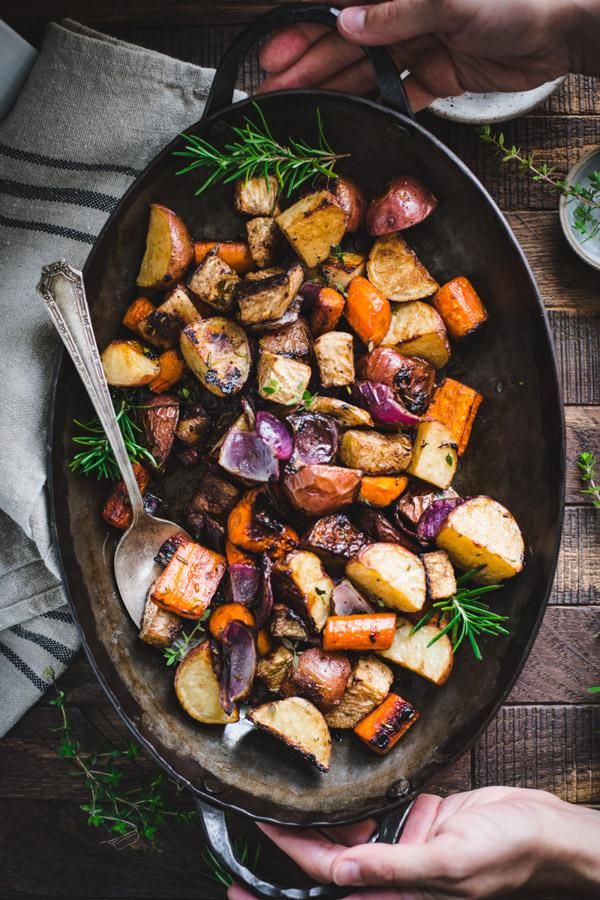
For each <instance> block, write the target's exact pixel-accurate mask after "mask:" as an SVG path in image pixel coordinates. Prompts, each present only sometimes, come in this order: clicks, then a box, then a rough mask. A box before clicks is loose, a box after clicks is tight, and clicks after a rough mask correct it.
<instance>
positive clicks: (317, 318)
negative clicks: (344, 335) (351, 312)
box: [310, 287, 346, 337]
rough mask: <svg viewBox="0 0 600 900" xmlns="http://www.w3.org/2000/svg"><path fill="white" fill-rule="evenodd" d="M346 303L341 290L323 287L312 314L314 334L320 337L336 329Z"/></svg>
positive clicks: (311, 326)
mask: <svg viewBox="0 0 600 900" xmlns="http://www.w3.org/2000/svg"><path fill="white" fill-rule="evenodd" d="M345 305H346V301H345V300H344V297H343V295H342V294H340V292H339V291H336V290H334V288H331V287H322V288H321V290H320V291H319V293H318V295H317V299H316V300H315V304H314V306H313V310H312V313H311V316H310V330H311V331H312V333H313V335H314V336H315V337H320V335H322V334H325V332H326V331H335V328H336V326H337V324H338V322H339V321H340V319H341V318H342V313H343V312H344V306H345Z"/></svg>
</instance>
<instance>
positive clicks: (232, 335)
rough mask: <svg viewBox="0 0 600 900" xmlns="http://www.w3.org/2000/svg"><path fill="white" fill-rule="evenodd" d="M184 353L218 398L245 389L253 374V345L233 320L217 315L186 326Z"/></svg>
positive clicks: (197, 373) (183, 333) (188, 361)
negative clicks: (250, 375)
mask: <svg viewBox="0 0 600 900" xmlns="http://www.w3.org/2000/svg"><path fill="white" fill-rule="evenodd" d="M180 346H181V353H182V355H183V358H184V360H185V361H186V363H187V365H188V366H189V368H190V369H191V370H192V372H193V373H194V375H195V376H196V378H197V379H198V381H200V382H201V383H202V384H203V385H204V387H205V388H206V389H207V390H208V391H210V392H211V394H216V396H217V397H230V396H231V395H232V394H237V393H238V392H239V391H241V389H242V388H243V386H244V384H245V383H246V381H247V379H248V375H249V374H250V363H251V355H250V345H249V343H248V338H247V337H246V333H245V332H244V331H243V329H241V328H240V327H239V325H236V324H235V322H231V321H230V320H229V319H224V318H222V317H221V316H214V317H213V318H210V319H200V320H199V321H197V322H192V323H191V324H190V325H186V327H185V328H184V329H183V331H182V333H181V340H180Z"/></svg>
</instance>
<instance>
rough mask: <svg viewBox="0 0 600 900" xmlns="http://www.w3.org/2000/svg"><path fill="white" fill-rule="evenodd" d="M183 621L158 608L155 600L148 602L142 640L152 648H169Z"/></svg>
mask: <svg viewBox="0 0 600 900" xmlns="http://www.w3.org/2000/svg"><path fill="white" fill-rule="evenodd" d="M182 626H183V619H181V618H180V616H176V615H175V613H172V612H167V611H166V610H165V609H161V608H160V606H157V605H156V603H154V601H153V600H150V599H148V600H146V605H145V606H144V615H143V617H142V627H141V629H140V640H141V641H143V642H144V643H145V644H150V645H151V646H152V647H168V646H169V644H172V643H173V641H174V640H175V638H176V637H177V635H178V634H179V632H180V631H181V628H182Z"/></svg>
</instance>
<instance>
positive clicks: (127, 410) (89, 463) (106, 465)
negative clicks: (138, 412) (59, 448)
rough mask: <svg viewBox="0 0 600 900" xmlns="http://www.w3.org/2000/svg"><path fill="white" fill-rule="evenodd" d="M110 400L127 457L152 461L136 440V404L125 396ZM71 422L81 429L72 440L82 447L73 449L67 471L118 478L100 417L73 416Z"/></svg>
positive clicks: (115, 464)
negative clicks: (75, 451)
mask: <svg viewBox="0 0 600 900" xmlns="http://www.w3.org/2000/svg"><path fill="white" fill-rule="evenodd" d="M113 403H114V406H115V412H116V414H117V422H118V423H119V428H120V429H121V434H122V435H123V440H124V441H125V447H126V449H127V454H128V456H129V459H130V460H131V462H149V463H150V464H151V465H154V464H155V460H154V457H153V456H152V454H151V453H150V451H149V450H147V449H146V448H145V447H143V446H142V445H141V444H140V443H138V440H137V435H138V434H139V433H140V432H141V428H140V427H139V425H137V424H136V422H135V421H134V418H133V415H132V413H133V410H134V409H135V408H136V405H135V404H134V403H133V402H132V401H131V399H130V398H127V397H125V398H120V399H119V400H115V399H114V398H113ZM73 424H74V425H77V427H78V428H80V429H82V431H83V433H82V434H78V435H75V436H74V437H73V438H72V441H73V443H74V444H78V445H79V446H80V447H84V448H85V449H84V450H81V451H80V452H79V453H76V454H75V456H74V457H73V459H72V460H71V462H70V463H69V469H70V470H71V472H81V473H82V475H92V474H95V475H96V478H98V479H101V478H111V479H113V480H116V479H118V478H120V477H121V476H120V474H119V469H118V467H117V463H116V460H115V457H114V454H113V452H112V449H111V447H110V444H109V443H108V438H107V437H106V435H105V433H104V429H103V428H102V425H101V424H100V420H99V419H98V418H96V417H94V418H93V419H90V420H89V422H80V421H79V420H78V419H74V420H73Z"/></svg>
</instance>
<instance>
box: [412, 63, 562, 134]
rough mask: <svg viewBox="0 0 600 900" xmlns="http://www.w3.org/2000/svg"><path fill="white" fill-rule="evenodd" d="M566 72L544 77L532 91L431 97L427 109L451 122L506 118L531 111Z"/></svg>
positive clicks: (553, 88) (551, 90)
mask: <svg viewBox="0 0 600 900" xmlns="http://www.w3.org/2000/svg"><path fill="white" fill-rule="evenodd" d="M565 77H566V76H564V75H563V76H561V77H560V78H556V79H555V80H554V81H547V82H546V83H545V84H542V85H540V86H539V87H537V88H534V89H533V90H532V91H520V92H518V93H512V94H504V93H497V94H472V93H466V94H462V95H461V96H460V97H445V98H443V99H440V100H434V102H433V103H432V104H431V106H429V107H428V109H429V110H430V111H431V112H432V113H435V115H436V116H440V118H442V119H449V120H450V121H452V122H464V123H465V124H478V125H488V124H489V125H492V124H494V123H496V122H506V121H507V120H508V119H516V118H517V116H523V115H525V113H528V112H531V110H532V109H534V107H536V106H537V105H538V104H539V103H542V102H543V101H544V100H547V99H548V97H549V96H550V95H551V94H553V93H554V91H555V90H556V89H557V88H558V87H559V86H560V85H561V84H562V83H563V81H564V80H565Z"/></svg>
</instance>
